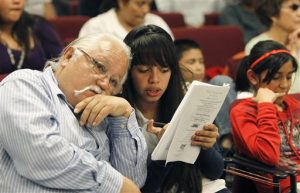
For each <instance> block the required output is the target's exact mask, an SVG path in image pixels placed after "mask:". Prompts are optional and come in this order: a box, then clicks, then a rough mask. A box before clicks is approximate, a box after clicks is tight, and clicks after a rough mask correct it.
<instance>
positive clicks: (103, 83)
mask: <svg viewBox="0 0 300 193" xmlns="http://www.w3.org/2000/svg"><path fill="white" fill-rule="evenodd" d="M109 80H110V76H109V75H101V77H100V78H99V79H98V80H97V84H98V85H99V86H100V87H101V89H102V90H103V91H104V92H105V93H106V94H111V88H110V84H109Z"/></svg>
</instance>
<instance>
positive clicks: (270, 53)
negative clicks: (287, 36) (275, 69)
mask: <svg viewBox="0 0 300 193" xmlns="http://www.w3.org/2000/svg"><path fill="white" fill-rule="evenodd" d="M278 53H287V54H289V55H291V53H290V52H289V51H288V50H272V51H270V52H267V53H265V54H264V55H262V56H261V57H259V58H258V59H256V60H255V61H254V62H253V63H252V64H251V65H250V69H252V68H253V67H254V66H256V64H258V63H259V62H261V61H262V60H264V59H266V58H267V57H269V56H270V55H274V54H278Z"/></svg>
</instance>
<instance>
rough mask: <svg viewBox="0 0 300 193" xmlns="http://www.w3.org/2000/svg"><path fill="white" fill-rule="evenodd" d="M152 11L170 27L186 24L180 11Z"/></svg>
mask: <svg viewBox="0 0 300 193" xmlns="http://www.w3.org/2000/svg"><path fill="white" fill-rule="evenodd" d="M152 13H153V14H155V15H158V16H160V17H161V18H163V20H165V22H166V23H167V24H168V25H169V27H170V28H176V27H185V26H186V24H185V22H184V18H183V15H182V14H181V13H177V12H173V13H163V12H158V11H153V12H152Z"/></svg>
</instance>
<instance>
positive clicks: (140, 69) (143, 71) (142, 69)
mask: <svg viewBox="0 0 300 193" xmlns="http://www.w3.org/2000/svg"><path fill="white" fill-rule="evenodd" d="M149 70H150V68H138V71H139V72H142V73H145V72H148V71H149Z"/></svg>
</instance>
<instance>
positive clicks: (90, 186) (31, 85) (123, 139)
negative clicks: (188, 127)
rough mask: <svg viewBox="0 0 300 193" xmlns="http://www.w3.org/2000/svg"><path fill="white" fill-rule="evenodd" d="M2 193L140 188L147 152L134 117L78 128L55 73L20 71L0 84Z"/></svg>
mask: <svg viewBox="0 0 300 193" xmlns="http://www.w3.org/2000/svg"><path fill="white" fill-rule="evenodd" d="M0 96H1V97H0V112H1V113H0V192H1V193H16V192H18V193H19V192H26V193H27V192H28V193H34V192H37V193H48V192H101V193H102V192H103V193H114V192H120V189H121V186H122V183H123V181H122V179H123V177H122V175H124V176H127V177H128V178H130V179H132V180H133V181H134V182H135V183H136V184H137V185H138V186H139V187H141V186H142V185H143V184H144V181H145V178H146V173H147V172H146V159H147V147H146V143H145V139H144V137H143V134H142V132H141V131H140V129H139V127H138V125H137V121H136V118H135V112H133V113H132V114H131V115H130V117H129V118H128V119H127V118H125V117H108V118H106V119H104V121H103V122H102V123H101V125H99V126H97V127H93V128H92V129H87V128H85V127H82V126H80V125H79V123H78V120H77V119H76V117H75V115H74V114H73V112H72V110H71V109H70V105H68V103H67V101H66V98H65V96H64V94H63V93H62V91H61V90H60V89H59V87H58V84H57V81H56V79H55V77H54V74H53V72H52V69H51V68H50V67H48V68H47V69H45V71H44V72H39V71H33V70H28V69H26V70H18V71H15V72H13V73H11V75H9V76H8V77H6V79H4V80H3V81H2V82H1V83H0Z"/></svg>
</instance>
